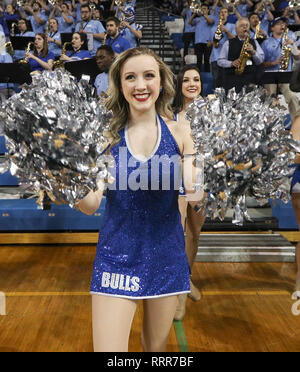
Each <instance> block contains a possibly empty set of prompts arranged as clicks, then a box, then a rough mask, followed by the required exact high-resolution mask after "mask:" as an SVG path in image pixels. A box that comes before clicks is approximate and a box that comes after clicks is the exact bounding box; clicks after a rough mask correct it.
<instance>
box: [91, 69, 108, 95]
mask: <svg viewBox="0 0 300 372" xmlns="http://www.w3.org/2000/svg"><path fill="white" fill-rule="evenodd" d="M108 76H109V75H108V73H107V72H102V73H101V74H99V75H97V77H96V80H95V83H94V85H95V88H96V89H97V94H98V96H100V94H101V93H102V92H105V91H106V90H107V88H108Z"/></svg>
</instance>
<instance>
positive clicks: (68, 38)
mask: <svg viewBox="0 0 300 372" xmlns="http://www.w3.org/2000/svg"><path fill="white" fill-rule="evenodd" d="M72 36H73V34H72V32H62V33H61V34H60V38H61V45H64V43H71V42H72ZM70 48H71V49H72V46H71V47H70ZM67 50H69V49H67Z"/></svg>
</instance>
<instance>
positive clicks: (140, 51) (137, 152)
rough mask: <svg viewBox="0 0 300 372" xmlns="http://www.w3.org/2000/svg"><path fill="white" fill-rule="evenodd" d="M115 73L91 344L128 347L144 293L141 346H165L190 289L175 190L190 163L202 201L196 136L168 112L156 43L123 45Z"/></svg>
mask: <svg viewBox="0 0 300 372" xmlns="http://www.w3.org/2000/svg"><path fill="white" fill-rule="evenodd" d="M109 80H110V86H109V89H108V92H109V98H108V101H107V108H108V109H111V110H112V111H113V113H114V117H113V119H112V121H111V131H110V141H109V142H110V146H109V154H110V156H111V157H112V159H113V160H114V163H115V167H114V169H115V174H114V178H115V180H116V181H115V183H114V184H113V185H110V186H109V188H108V190H107V196H106V197H107V202H106V210H105V214H104V218H103V220H104V221H103V225H102V227H101V229H100V234H99V243H98V246H97V253H96V258H95V262H94V270H93V278H92V284H91V293H92V307H93V337H94V349H95V351H111V352H120V351H127V350H128V338H129V333H130V328H131V323H132V320H133V316H134V313H135V310H136V307H137V301H138V300H139V299H143V300H144V321H143V329H142V344H143V349H144V351H152V352H159V351H165V350H166V342H167V338H168V334H169V331H170V328H171V325H172V321H173V318H174V313H175V310H176V306H177V301H178V299H177V297H178V295H179V294H183V293H188V292H189V291H190V271H189V264H188V260H187V257H186V253H185V242H184V233H183V228H182V225H181V218H180V213H179V209H178V189H179V185H180V182H181V174H180V168H181V164H182V163H183V170H184V182H185V186H186V192H187V194H189V195H192V196H193V197H194V199H195V193H193V181H192V180H193V179H194V178H193V177H194V176H195V172H196V169H195V168H193V166H192V164H193V156H190V155H191V154H193V152H194V149H193V142H192V139H191V136H190V134H189V133H187V132H186V131H184V129H183V126H182V125H180V123H176V122H173V121H170V122H168V124H166V122H165V121H164V120H163V119H162V117H161V116H163V117H171V115H172V111H171V107H170V106H169V102H170V101H171V98H172V96H173V94H174V88H173V76H172V73H171V72H170V70H169V68H168V67H167V66H166V65H165V64H164V63H163V62H162V61H161V60H160V59H159V57H157V56H156V54H155V53H154V52H153V51H151V50H149V49H147V48H136V49H130V50H128V51H126V52H124V53H122V54H121V55H120V56H119V57H118V58H117V60H116V61H115V62H114V64H113V65H112V67H111V70H110V79H109ZM185 154H189V156H187V157H184V155H185ZM182 157H184V161H182ZM187 169H188V170H187ZM101 198H102V191H101V190H100V189H99V191H97V192H91V193H90V194H89V195H88V196H87V197H86V198H85V199H84V200H83V201H81V202H80V203H79V208H80V210H81V211H82V212H84V213H87V214H92V213H94V212H95V211H96V210H97V209H98V207H99V205H100V202H101ZM199 199H201V197H200V195H199ZM193 203H194V204H195V203H196V202H193Z"/></svg>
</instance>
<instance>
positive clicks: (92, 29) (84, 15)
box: [75, 4, 105, 56]
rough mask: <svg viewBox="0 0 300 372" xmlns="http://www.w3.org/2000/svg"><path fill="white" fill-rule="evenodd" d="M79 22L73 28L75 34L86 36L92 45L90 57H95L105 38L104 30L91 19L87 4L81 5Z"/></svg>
mask: <svg viewBox="0 0 300 372" xmlns="http://www.w3.org/2000/svg"><path fill="white" fill-rule="evenodd" d="M81 19H82V20H81V21H80V22H79V23H77V25H76V27H75V31H76V32H84V33H86V34H87V35H88V39H89V38H90V39H91V41H92V44H93V48H90V49H89V50H90V52H91V54H92V56H95V55H96V51H97V49H98V48H99V47H100V46H101V44H102V40H103V39H104V36H105V28H104V27H103V25H102V23H101V22H100V21H95V20H93V19H92V12H91V9H90V7H89V6H88V4H84V5H81Z"/></svg>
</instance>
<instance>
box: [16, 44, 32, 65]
mask: <svg viewBox="0 0 300 372" xmlns="http://www.w3.org/2000/svg"><path fill="white" fill-rule="evenodd" d="M33 46H34V42H32V41H30V42H29V43H28V44H27V48H26V50H25V55H26V54H27V53H29V52H30V49H31V48H32V47H33ZM28 62H29V60H28V58H27V57H25V58H24V59H21V60H20V61H19V63H21V64H24V65H25V64H27V63H28Z"/></svg>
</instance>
